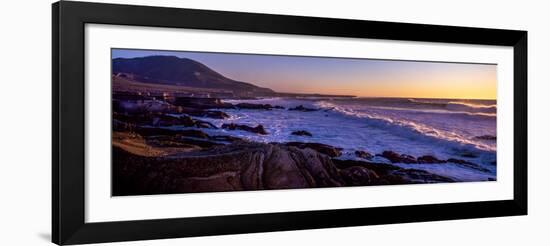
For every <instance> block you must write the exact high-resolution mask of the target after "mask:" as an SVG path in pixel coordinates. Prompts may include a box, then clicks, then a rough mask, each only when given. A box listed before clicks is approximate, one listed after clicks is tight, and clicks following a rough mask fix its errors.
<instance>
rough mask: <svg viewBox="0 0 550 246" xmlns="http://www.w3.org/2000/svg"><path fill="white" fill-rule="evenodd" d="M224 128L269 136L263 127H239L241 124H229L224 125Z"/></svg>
mask: <svg viewBox="0 0 550 246" xmlns="http://www.w3.org/2000/svg"><path fill="white" fill-rule="evenodd" d="M222 128H223V129H228V130H242V131H247V132H253V133H256V134H261V135H267V134H268V133H267V132H266V131H265V129H264V126H262V125H257V126H256V127H251V126H247V125H239V124H235V123H229V124H223V125H222Z"/></svg>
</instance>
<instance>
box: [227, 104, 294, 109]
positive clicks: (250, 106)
mask: <svg viewBox="0 0 550 246" xmlns="http://www.w3.org/2000/svg"><path fill="white" fill-rule="evenodd" d="M235 107H236V108H238V109H262V110H271V109H284V107H281V106H273V105H271V104H254V103H238V104H235Z"/></svg>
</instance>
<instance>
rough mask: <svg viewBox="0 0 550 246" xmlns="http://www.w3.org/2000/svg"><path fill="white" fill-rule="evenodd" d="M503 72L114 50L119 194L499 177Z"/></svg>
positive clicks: (474, 66) (115, 186) (476, 66)
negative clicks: (499, 95) (499, 108)
mask: <svg viewBox="0 0 550 246" xmlns="http://www.w3.org/2000/svg"><path fill="white" fill-rule="evenodd" d="M496 71H497V65H496V64H485V63H457V62H450V61H414V60H386V59H369V58H346V57H313V56H292V55H272V54H241V53H218V52H201V51H167V50H145V49H125V48H112V49H111V93H112V94H111V99H112V126H111V127H112V133H111V137H112V153H111V155H112V195H113V196H128V195H152V194H174V193H197V192H222V191H253V190H275V189H299V188H323V187H351V186H381V185H400V184H429V183H454V182H481V181H484V182H487V181H496V166H497V162H496V151H497V146H496V140H497V130H496V129H497V127H496V122H497V121H496V113H497V101H496V95H497V88H496V85H497V75H496V74H497V72H496Z"/></svg>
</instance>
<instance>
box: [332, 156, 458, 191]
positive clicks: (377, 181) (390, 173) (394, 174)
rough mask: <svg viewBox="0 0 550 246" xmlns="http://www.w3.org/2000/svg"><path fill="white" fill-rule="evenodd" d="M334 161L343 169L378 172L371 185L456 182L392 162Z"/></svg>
mask: <svg viewBox="0 0 550 246" xmlns="http://www.w3.org/2000/svg"><path fill="white" fill-rule="evenodd" d="M332 162H333V163H334V164H335V165H336V166H337V167H338V168H340V169H342V171H343V170H347V169H349V168H352V167H362V168H366V169H368V170H370V171H373V172H374V174H376V178H373V177H374V176H369V178H371V179H370V180H371V181H370V185H393V184H415V183H439V182H455V180H454V179H452V178H449V177H445V176H441V175H437V174H433V173H430V172H427V171H424V170H417V169H409V168H400V167H398V166H394V165H391V164H384V163H371V162H365V161H355V160H339V159H332ZM355 176H358V175H355Z"/></svg>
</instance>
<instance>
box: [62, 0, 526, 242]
mask: <svg viewBox="0 0 550 246" xmlns="http://www.w3.org/2000/svg"><path fill="white" fill-rule="evenodd" d="M52 11H53V12H52V13H53V14H52V16H53V20H52V25H53V33H52V45H53V47H52V50H53V51H52V64H53V67H52V93H53V94H52V112H53V113H52V146H53V148H52V241H53V242H54V243H57V244H82V243H99V242H113V241H127V240H145V239H161V238H176V237H191V236H205V235H223V234H236V233H253V232H268V231H281V230H301V229H314V228H331V227H345V226H360V225H377V224H392V223H407V222H418V221H439V220H452V219H468V218H485V217H497V216H514V215H526V214H527V31H516V30H499V29H485V28H470V27H455V26H439V25H423V24H409V23H393V22H378V21H363V20H348V19H331V18H317V17H301V16H285V15H268V14H254V13H237V12H223V11H210V10H192V9H178V8H165V7H146V6H131V5H116V4H100V3H87V2H70V1H69V2H66V1H62V2H57V3H54V4H53V6H52ZM221 20H223V21H221ZM86 23H99V24H116V25H129V26H147V27H170V28H191V29H208V30H226V31H241V32H260V33H278V34H299V35H313V36H331V37H353V38H369V39H385V40H404V41H427V42H441V43H459V44H482V45H498V46H508V47H513V56H514V58H513V61H514V77H513V80H514V98H513V99H514V175H513V176H514V199H512V200H499V201H479V202H462V203H447V204H432V205H407V206H392V207H373V208H354V209H336V210H322V211H304V212H284V213H265V214H245V215H228V216H209V217H192V218H175V219H153V220H138V221H119V222H101V223H85V220H84V216H85V215H84V211H85V210H84V206H85V205H84V202H85V201H84V197H85V190H84V177H85V175H84V174H85V168H84V157H85V156H84V155H85V151H84V147H85V142H84V136H85V135H84V130H85V117H84V115H85V102H84V101H85V100H84V90H85V85H84V58H85V57H84V56H85V55H84V54H85V53H84V40H85V35H84V29H85V24H86Z"/></svg>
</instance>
